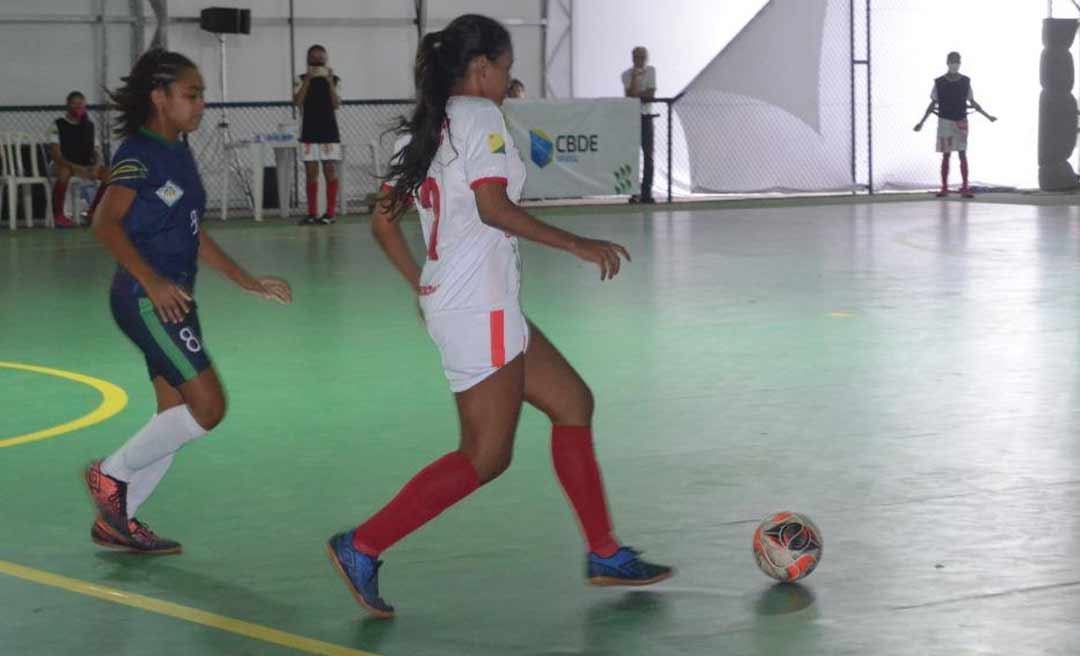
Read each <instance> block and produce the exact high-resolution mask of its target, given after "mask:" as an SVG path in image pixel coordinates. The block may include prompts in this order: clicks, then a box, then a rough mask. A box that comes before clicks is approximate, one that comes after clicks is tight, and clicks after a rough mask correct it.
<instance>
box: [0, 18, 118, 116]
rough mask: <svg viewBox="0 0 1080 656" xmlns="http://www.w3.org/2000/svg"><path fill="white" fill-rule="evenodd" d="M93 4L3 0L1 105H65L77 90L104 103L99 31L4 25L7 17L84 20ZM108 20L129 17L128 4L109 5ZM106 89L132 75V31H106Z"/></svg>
mask: <svg viewBox="0 0 1080 656" xmlns="http://www.w3.org/2000/svg"><path fill="white" fill-rule="evenodd" d="M96 5H97V2H96V0H4V2H2V3H0V55H2V56H3V58H4V66H3V68H2V69H0V105H46V104H49V105H51V104H63V102H64V97H65V96H66V95H67V94H68V92H69V91H73V90H76V89H77V90H80V91H82V92H83V93H84V94H86V96H87V98H88V99H89V100H90V101H91V102H98V101H100V100H101V99H102V93H101V90H100V89H99V85H98V79H97V74H98V69H97V65H96V63H97V62H98V61H100V60H101V58H102V54H103V51H104V50H105V48H104V47H103V44H102V39H101V35H100V31H99V27H98V26H96V25H90V24H85V23H83V24H74V23H73V24H49V25H41V24H23V23H17V24H4V23H3V22H2V17H3V16H4V15H5V14H16V15H28V14H33V15H39V16H40V15H50V16H51V15H85V16H89V15H91V14H92V13H93V11H94V8H95V7H96ZM105 6H106V11H107V12H108V13H109V14H118V15H127V14H128V2H127V0H107V2H106V4H105ZM107 29H108V35H107V42H108V47H107V50H108V52H107V55H108V62H109V71H108V73H109V76H108V79H109V81H110V82H109V83H110V84H115V83H117V82H119V79H120V76H121V75H123V74H125V73H127V71H128V70H130V65H129V63H130V57H131V54H130V53H131V27H130V26H128V25H108V26H107Z"/></svg>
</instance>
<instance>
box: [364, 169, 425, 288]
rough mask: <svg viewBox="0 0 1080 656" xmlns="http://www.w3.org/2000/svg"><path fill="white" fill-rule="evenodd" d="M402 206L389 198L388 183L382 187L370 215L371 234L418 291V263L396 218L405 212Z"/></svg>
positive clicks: (395, 266)
mask: <svg viewBox="0 0 1080 656" xmlns="http://www.w3.org/2000/svg"><path fill="white" fill-rule="evenodd" d="M405 209H406V208H404V207H398V206H397V205H395V204H393V203H392V201H391V200H390V193H389V185H387V186H384V187H383V193H381V194H379V199H378V200H376V201H375V213H374V215H373V216H372V217H371V234H372V235H373V236H374V237H375V241H376V242H378V244H379V248H381V249H382V251H383V253H385V254H386V258H387V259H388V260H390V263H391V264H393V265H394V268H395V269H397V270H398V273H400V274H401V276H402V277H403V278H405V281H406V282H408V283H409V285H411V286H412V288H413V290H414V291H416V292H419V291H420V265H419V264H418V263H417V262H416V258H415V257H414V256H413V253H412V250H411V249H410V248H409V243H408V242H407V241H406V240H405V235H404V233H402V231H401V226H400V225H399V224H398V219H399V218H400V217H401V215H402V214H404V213H405Z"/></svg>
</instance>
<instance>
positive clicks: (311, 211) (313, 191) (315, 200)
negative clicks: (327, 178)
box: [307, 180, 319, 216]
mask: <svg viewBox="0 0 1080 656" xmlns="http://www.w3.org/2000/svg"><path fill="white" fill-rule="evenodd" d="M318 211H319V181H318V180H315V181H314V182H309V183H307V215H308V216H318V214H316V213H317V212H318Z"/></svg>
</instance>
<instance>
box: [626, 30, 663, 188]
mask: <svg viewBox="0 0 1080 656" xmlns="http://www.w3.org/2000/svg"><path fill="white" fill-rule="evenodd" d="M632 57H633V61H634V66H633V67H632V68H628V69H626V70H625V71H623V74H622V83H623V89H625V91H626V97H627V98H639V99H641V150H642V152H643V153H644V154H645V166H644V169H643V170H642V172H641V195H640V196H633V197H631V198H630V202H631V203H655V202H656V201H654V200H653V195H652V184H653V119H654V118H656V116H657V115H656V114H653V113H652V99H653V98H654V97H655V96H656V69H655V68H653V67H652V66H647V65H646V63H647V62H648V61H649V51H648V50H646V49H645V47H644V46H638V47H636V48H634V50H633V53H632Z"/></svg>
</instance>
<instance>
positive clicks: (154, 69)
mask: <svg viewBox="0 0 1080 656" xmlns="http://www.w3.org/2000/svg"><path fill="white" fill-rule="evenodd" d="M185 68H192V69H198V67H197V66H196V65H195V62H193V61H191V60H190V59H188V58H187V57H185V56H184V55H181V54H180V53H178V52H171V51H169V50H164V49H162V48H154V49H153V50H147V51H146V52H144V53H143V55H142V56H141V57H139V60H138V61H137V62H135V67H134V68H132V69H131V73H130V74H129V75H128V76H127V77H124V78H120V79H121V80H122V81H123V82H124V84H123V86H121V87H119V88H118V89H116V90H115V91H107V93H108V94H109V100H111V101H112V104H113V106H114V108H115V109H117V110H118V111H119V112H120V118H119V119H118V120H117V122H118V125H117V127H116V136H118V137H124V136H131V135H133V134H135V133H136V132H138V131H139V128H141V127H142V126H143V125H145V124H146V122H147V121H148V120H149V119H150V113H151V112H152V111H153V109H154V104H153V103H152V102H151V101H150V93H151V92H152V91H153V90H154V89H159V88H165V87H168V86H169V85H170V84H172V83H173V82H175V81H176V79H177V78H178V77H180V73H182V72H183V70H184V69H185Z"/></svg>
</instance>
